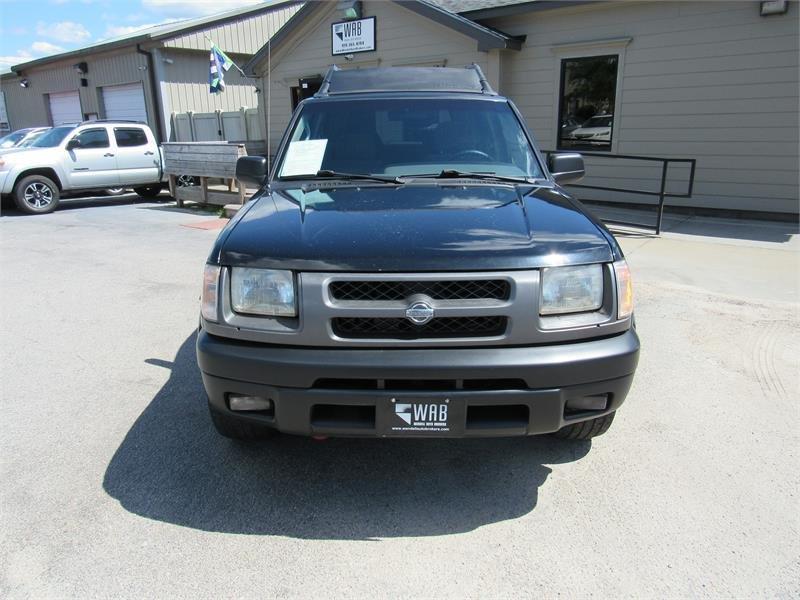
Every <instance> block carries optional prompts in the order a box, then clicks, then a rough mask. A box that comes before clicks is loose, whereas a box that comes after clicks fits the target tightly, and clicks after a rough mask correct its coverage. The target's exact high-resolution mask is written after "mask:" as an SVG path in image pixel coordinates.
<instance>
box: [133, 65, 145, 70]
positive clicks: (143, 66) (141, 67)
mask: <svg viewBox="0 0 800 600" xmlns="http://www.w3.org/2000/svg"><path fill="white" fill-rule="evenodd" d="M136 68H137V69H139V70H140V71H147V65H139V66H138V67H136Z"/></svg>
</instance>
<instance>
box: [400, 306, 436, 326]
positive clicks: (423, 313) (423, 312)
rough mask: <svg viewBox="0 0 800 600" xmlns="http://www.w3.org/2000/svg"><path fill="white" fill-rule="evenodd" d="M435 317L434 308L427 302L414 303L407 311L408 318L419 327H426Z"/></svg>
mask: <svg viewBox="0 0 800 600" xmlns="http://www.w3.org/2000/svg"><path fill="white" fill-rule="evenodd" d="M433 315H434V312H433V308H431V306H430V305H429V304H428V303H427V302H414V304H412V305H411V306H409V307H408V308H407V309H406V318H407V319H408V320H409V321H411V322H412V323H415V324H417V325H425V323H427V322H428V321H430V320H431V319H432V318H433Z"/></svg>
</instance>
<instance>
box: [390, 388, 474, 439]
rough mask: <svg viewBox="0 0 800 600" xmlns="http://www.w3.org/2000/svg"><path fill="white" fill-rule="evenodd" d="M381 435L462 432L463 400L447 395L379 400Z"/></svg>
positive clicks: (435, 435)
mask: <svg viewBox="0 0 800 600" xmlns="http://www.w3.org/2000/svg"><path fill="white" fill-rule="evenodd" d="M381 404H383V407H384V410H382V411H381V413H382V418H381V421H382V427H381V429H382V431H383V433H384V435H399V436H405V435H411V436H413V435H420V436H431V437H438V436H451V435H461V434H463V428H464V415H463V402H454V401H452V400H451V399H450V398H441V399H429V398H402V397H400V398H390V399H388V401H385V402H382V403H381Z"/></svg>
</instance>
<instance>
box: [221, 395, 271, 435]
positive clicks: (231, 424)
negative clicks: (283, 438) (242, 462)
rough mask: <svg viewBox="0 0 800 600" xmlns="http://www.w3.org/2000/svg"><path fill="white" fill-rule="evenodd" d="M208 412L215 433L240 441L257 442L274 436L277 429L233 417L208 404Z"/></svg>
mask: <svg viewBox="0 0 800 600" xmlns="http://www.w3.org/2000/svg"><path fill="white" fill-rule="evenodd" d="M208 412H209V413H210V414H211V422H212V423H213V424H214V428H215V429H216V430H217V433H219V434H220V435H223V436H225V437H226V438H231V439H232V440H238V441H240V442H257V441H260V440H267V439H269V438H271V437H274V436H275V434H276V433H277V431H275V430H274V429H271V428H270V427H263V426H260V425H258V424H256V423H250V422H249V421H244V420H241V419H235V418H233V417H231V416H229V415H227V414H225V413H224V412H221V411H219V410H217V409H216V408H214V407H213V406H211V405H210V404H209V405H208Z"/></svg>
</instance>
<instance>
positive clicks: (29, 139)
mask: <svg viewBox="0 0 800 600" xmlns="http://www.w3.org/2000/svg"><path fill="white" fill-rule="evenodd" d="M47 131H48V130H47V129H42V130H41V131H34V132H33V133H31V134H30V135H29V136H28V137H26V138H25V141H23V142H22V143H20V144H19V147H20V148H29V147H30V146H33V143H34V142H35V141H36V140H38V139H39V138H40V137H42V136H43V135H44V134H45V133H46V132H47Z"/></svg>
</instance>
